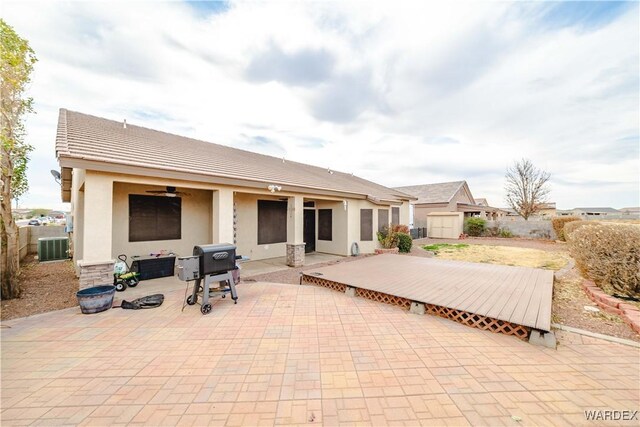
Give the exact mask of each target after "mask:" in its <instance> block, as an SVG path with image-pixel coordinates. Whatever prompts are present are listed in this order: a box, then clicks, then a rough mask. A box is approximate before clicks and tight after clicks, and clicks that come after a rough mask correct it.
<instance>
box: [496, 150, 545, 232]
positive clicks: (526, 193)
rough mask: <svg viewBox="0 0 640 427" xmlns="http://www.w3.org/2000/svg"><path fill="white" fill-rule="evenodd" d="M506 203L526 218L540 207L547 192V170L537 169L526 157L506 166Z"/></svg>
mask: <svg viewBox="0 0 640 427" xmlns="http://www.w3.org/2000/svg"><path fill="white" fill-rule="evenodd" d="M505 178H506V179H507V183H506V185H505V190H506V192H507V196H506V199H507V203H509V206H511V208H512V209H513V210H515V211H516V212H517V213H518V215H520V216H521V217H523V218H524V219H525V220H528V219H529V217H530V216H531V215H533V214H535V213H536V212H538V211H539V210H541V209H542V204H543V203H544V202H545V201H546V198H547V195H548V194H549V191H550V189H549V179H550V178H551V174H550V173H549V172H546V171H543V170H542V169H538V168H537V167H535V166H534V165H533V163H531V161H530V160H528V159H522V160H520V161H519V162H515V163H514V164H513V166H511V167H508V168H507V173H506V175H505Z"/></svg>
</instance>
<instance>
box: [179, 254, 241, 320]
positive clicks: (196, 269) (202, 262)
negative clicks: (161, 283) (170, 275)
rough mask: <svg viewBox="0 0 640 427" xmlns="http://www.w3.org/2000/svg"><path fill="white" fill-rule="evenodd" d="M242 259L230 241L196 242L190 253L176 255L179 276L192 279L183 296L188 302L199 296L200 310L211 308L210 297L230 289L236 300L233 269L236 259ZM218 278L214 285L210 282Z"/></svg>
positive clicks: (196, 299) (220, 294)
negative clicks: (188, 291) (189, 291)
mask: <svg viewBox="0 0 640 427" xmlns="http://www.w3.org/2000/svg"><path fill="white" fill-rule="evenodd" d="M239 259H242V257H241V256H237V255H236V247H235V246H234V245H231V244H229V243H222V244H216V245H199V246H195V247H194V248H193V256H190V257H180V258H178V277H179V278H180V280H184V281H186V282H190V281H195V283H194V285H193V292H192V294H191V295H189V297H188V298H187V300H186V303H187V304H189V305H194V304H196V303H197V302H198V297H200V298H202V303H201V307H200V311H201V312H202V314H208V313H209V312H211V304H210V303H209V298H210V297H214V296H221V297H222V298H225V296H226V295H227V294H228V293H230V294H231V298H232V299H233V301H234V303H235V304H237V303H238V294H237V293H236V286H235V280H234V277H233V276H234V274H233V272H234V271H235V270H236V269H237V268H238V267H237V266H236V260H239ZM214 282H218V287H217V288H212V287H211V284H212V283H214Z"/></svg>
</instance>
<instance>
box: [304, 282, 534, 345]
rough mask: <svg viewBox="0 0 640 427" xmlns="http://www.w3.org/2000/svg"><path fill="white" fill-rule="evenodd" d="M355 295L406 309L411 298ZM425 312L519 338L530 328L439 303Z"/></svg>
mask: <svg viewBox="0 0 640 427" xmlns="http://www.w3.org/2000/svg"><path fill="white" fill-rule="evenodd" d="M301 283H308V284H311V285H316V286H322V287H325V288H329V289H333V290H335V291H339V292H345V291H346V289H347V285H345V284H342V283H338V282H332V281H330V280H326V279H323V278H321V277H317V276H308V275H306V274H303V275H302V280H301ZM356 296H359V297H363V298H366V299H370V300H373V301H377V302H382V303H385V304H391V305H397V306H399V307H402V308H404V309H405V310H408V309H409V308H410V307H411V300H409V299H407V298H402V297H398V296H395V295H389V294H385V293H382V292H378V291H372V290H369V289H363V288H356ZM424 306H425V312H427V313H429V314H433V315H435V316H439V317H444V318H445V319H449V320H453V321H455V322H458V323H462V324H463V325H466V326H470V327H472V328H478V329H482V330H486V331H491V332H496V333H501V334H505V335H514V336H516V337H518V338H520V339H523V340H526V339H527V337H528V336H529V332H530V330H531V329H530V328H528V327H526V326H522V325H516V324H515V323H510V322H506V321H504V320H498V319H494V318H491V317H486V316H482V315H480V314H475V313H469V312H467V311H462V310H456V309H454V308H449V307H442V306H439V305H433V304H425V305H424Z"/></svg>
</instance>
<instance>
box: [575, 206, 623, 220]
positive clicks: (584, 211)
mask: <svg viewBox="0 0 640 427" xmlns="http://www.w3.org/2000/svg"><path fill="white" fill-rule="evenodd" d="M621 214H622V212H620V211H619V210H617V209H613V208H574V209H573V215H574V216H579V217H587V218H590V217H607V216H619V215H621Z"/></svg>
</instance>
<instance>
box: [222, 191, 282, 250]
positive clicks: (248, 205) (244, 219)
mask: <svg viewBox="0 0 640 427" xmlns="http://www.w3.org/2000/svg"><path fill="white" fill-rule="evenodd" d="M281 198H282V197H279V196H272V195H257V194H245V193H239V192H236V194H235V197H234V201H235V205H236V216H237V232H236V246H237V247H238V249H237V253H238V254H239V255H245V256H248V257H249V258H251V259H252V260H260V259H268V258H277V257H283V256H285V255H286V253H287V245H286V242H284V243H272V244H269V245H258V200H280V199H281Z"/></svg>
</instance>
